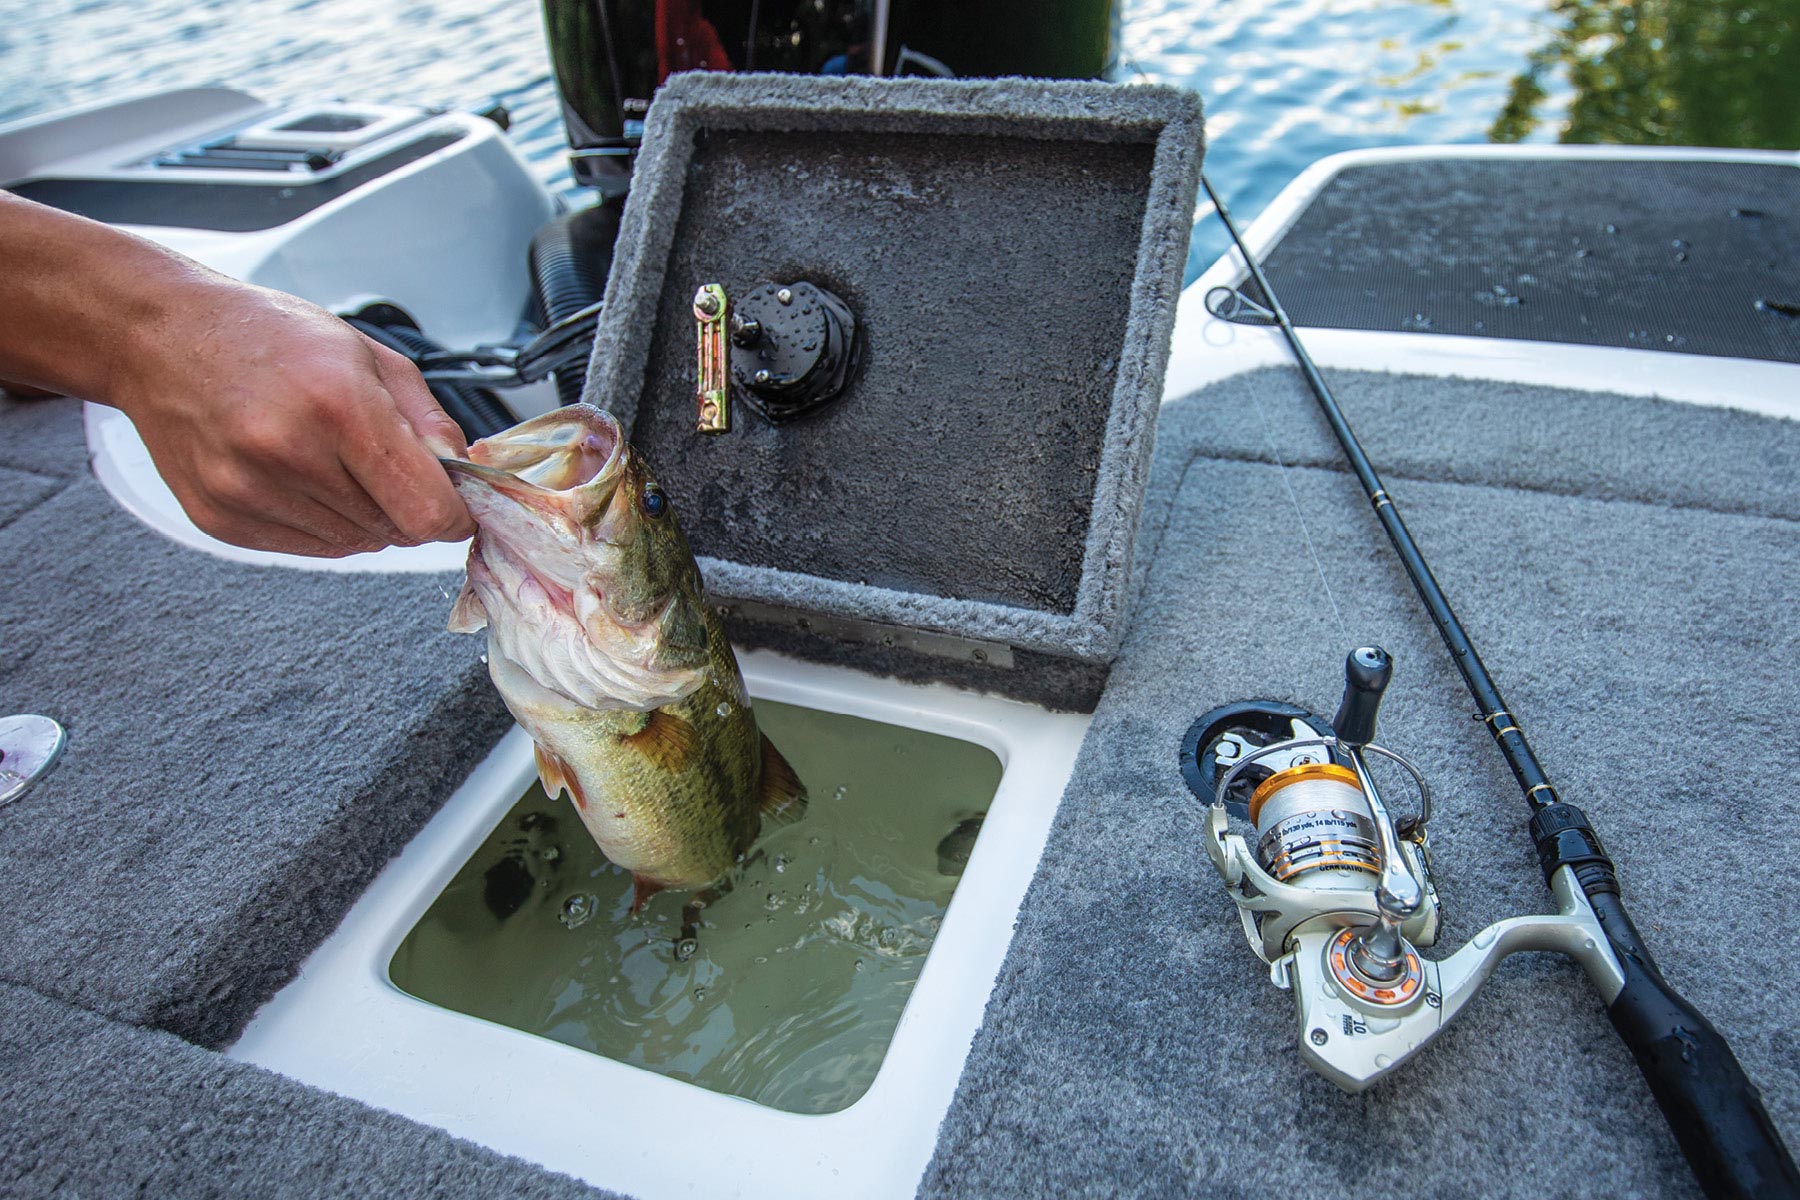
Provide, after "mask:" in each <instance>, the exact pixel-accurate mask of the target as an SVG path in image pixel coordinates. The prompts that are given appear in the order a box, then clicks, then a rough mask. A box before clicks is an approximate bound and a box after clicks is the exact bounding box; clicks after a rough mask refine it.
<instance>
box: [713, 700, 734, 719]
mask: <svg viewBox="0 0 1800 1200" xmlns="http://www.w3.org/2000/svg"><path fill="white" fill-rule="evenodd" d="M713 711H714V712H716V713H718V714H719V715H720V716H721V717H729V716H730V715H731V705H729V704H727V703H725V702H724V701H723V700H721V701H719V707H717V708H715V709H713Z"/></svg>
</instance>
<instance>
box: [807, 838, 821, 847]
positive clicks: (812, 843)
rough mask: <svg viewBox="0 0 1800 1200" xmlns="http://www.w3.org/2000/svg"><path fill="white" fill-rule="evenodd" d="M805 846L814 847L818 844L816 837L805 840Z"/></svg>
mask: <svg viewBox="0 0 1800 1200" xmlns="http://www.w3.org/2000/svg"><path fill="white" fill-rule="evenodd" d="M806 844H807V845H809V846H816V845H818V844H819V839H818V837H817V836H814V837H809V838H807V839H806Z"/></svg>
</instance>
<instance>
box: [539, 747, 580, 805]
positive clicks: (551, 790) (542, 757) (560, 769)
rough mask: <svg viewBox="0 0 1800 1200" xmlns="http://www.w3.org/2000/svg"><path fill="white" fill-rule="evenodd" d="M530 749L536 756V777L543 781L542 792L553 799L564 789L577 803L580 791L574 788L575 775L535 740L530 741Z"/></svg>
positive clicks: (578, 802)
mask: <svg viewBox="0 0 1800 1200" xmlns="http://www.w3.org/2000/svg"><path fill="white" fill-rule="evenodd" d="M531 751H532V753H533V754H534V755H536V757H537V769H538V778H539V779H540V780H542V781H543V784H544V794H545V795H546V796H548V797H550V798H551V799H552V800H554V799H556V798H557V797H558V796H559V795H561V794H562V793H563V792H565V791H566V792H568V793H569V798H570V799H572V800H574V801H575V802H576V804H577V805H579V804H580V803H581V793H580V792H579V791H577V790H576V788H575V777H574V775H573V774H572V773H571V772H570V770H569V768H568V767H567V766H566V765H564V763H563V760H562V759H560V758H558V757H556V755H554V754H552V753H550V752H549V751H548V750H546V749H544V748H543V747H542V746H540V745H538V744H537V743H536V742H533V743H531Z"/></svg>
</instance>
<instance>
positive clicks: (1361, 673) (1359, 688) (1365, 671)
mask: <svg viewBox="0 0 1800 1200" xmlns="http://www.w3.org/2000/svg"><path fill="white" fill-rule="evenodd" d="M1393 675H1394V660H1393V658H1391V657H1390V656H1389V655H1388V652H1387V651H1386V650H1383V649H1382V648H1381V647H1380V646H1358V647H1357V648H1356V649H1354V650H1352V651H1351V652H1350V656H1349V657H1348V658H1346V659H1345V660H1344V700H1343V703H1341V704H1339V705H1338V710H1337V716H1335V717H1333V718H1331V727H1332V728H1333V729H1334V730H1336V731H1337V735H1338V740H1339V741H1342V742H1345V743H1347V744H1349V745H1352V746H1366V745H1368V744H1369V743H1370V742H1372V741H1374V740H1375V713H1376V710H1378V709H1379V708H1380V707H1381V694H1382V693H1383V692H1385V691H1387V685H1388V680H1389V679H1392V678H1393Z"/></svg>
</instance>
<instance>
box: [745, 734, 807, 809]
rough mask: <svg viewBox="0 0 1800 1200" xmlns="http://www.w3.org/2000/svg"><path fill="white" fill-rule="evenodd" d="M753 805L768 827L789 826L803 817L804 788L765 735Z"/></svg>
mask: <svg viewBox="0 0 1800 1200" xmlns="http://www.w3.org/2000/svg"><path fill="white" fill-rule="evenodd" d="M756 802H757V807H758V808H760V809H762V815H763V820H764V821H765V822H768V823H771V824H776V825H788V824H792V823H793V822H795V821H798V820H799V819H800V818H801V817H804V816H805V815H806V785H805V784H804V783H801V782H800V777H799V776H798V775H796V774H794V768H793V767H790V766H789V765H788V760H787V759H785V758H783V757H782V756H781V751H779V750H777V749H776V748H775V743H774V742H771V741H770V740H769V737H768V735H767V734H764V735H763V740H762V783H761V785H760V786H759V788H758V791H757V796H756Z"/></svg>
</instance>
